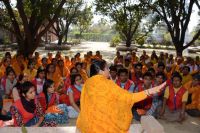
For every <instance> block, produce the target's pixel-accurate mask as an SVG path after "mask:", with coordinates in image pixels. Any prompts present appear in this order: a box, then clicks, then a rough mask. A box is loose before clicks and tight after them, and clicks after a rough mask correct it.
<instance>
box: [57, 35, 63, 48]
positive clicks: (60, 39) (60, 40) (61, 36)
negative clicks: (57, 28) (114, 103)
mask: <svg viewBox="0 0 200 133" xmlns="http://www.w3.org/2000/svg"><path fill="white" fill-rule="evenodd" d="M62 40H63V35H60V36H58V45H59V46H61V45H62Z"/></svg>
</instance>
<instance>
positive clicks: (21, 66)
mask: <svg viewBox="0 0 200 133" xmlns="http://www.w3.org/2000/svg"><path fill="white" fill-rule="evenodd" d="M26 65H27V64H25V63H24V61H22V64H19V63H18V62H17V61H16V60H13V63H12V67H13V69H14V71H15V73H16V75H17V76H19V75H20V74H22V73H23V71H24V69H25V68H27V67H26Z"/></svg>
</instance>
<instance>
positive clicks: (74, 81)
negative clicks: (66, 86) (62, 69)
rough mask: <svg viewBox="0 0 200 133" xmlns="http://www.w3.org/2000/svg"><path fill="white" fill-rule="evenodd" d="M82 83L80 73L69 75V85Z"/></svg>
mask: <svg viewBox="0 0 200 133" xmlns="http://www.w3.org/2000/svg"><path fill="white" fill-rule="evenodd" d="M82 83H83V79H82V77H81V75H80V74H78V73H77V74H72V75H71V85H78V86H80V85H81V84H82Z"/></svg>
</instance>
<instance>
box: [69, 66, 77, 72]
mask: <svg viewBox="0 0 200 133" xmlns="http://www.w3.org/2000/svg"><path fill="white" fill-rule="evenodd" d="M76 73H78V69H77V68H76V67H72V68H71V69H70V74H76Z"/></svg>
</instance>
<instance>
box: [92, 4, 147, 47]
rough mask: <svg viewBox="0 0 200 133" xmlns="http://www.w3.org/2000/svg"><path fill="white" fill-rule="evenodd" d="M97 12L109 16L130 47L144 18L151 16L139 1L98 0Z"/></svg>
mask: <svg viewBox="0 0 200 133" xmlns="http://www.w3.org/2000/svg"><path fill="white" fill-rule="evenodd" d="M95 5H96V10H97V11H98V12H100V13H101V14H103V15H106V16H109V17H110V18H111V19H112V20H113V21H114V22H115V23H116V25H115V28H116V30H117V31H118V32H119V34H120V36H121V38H122V40H124V41H126V44H127V46H130V44H131V42H132V40H133V38H134V37H133V36H134V35H135V33H136V32H137V29H138V28H139V25H140V23H141V20H142V18H144V17H145V16H147V15H148V14H149V12H148V10H149V9H148V8H147V7H146V5H145V4H141V2H140V1H138V0H128V1H127V0H96V2H95Z"/></svg>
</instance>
